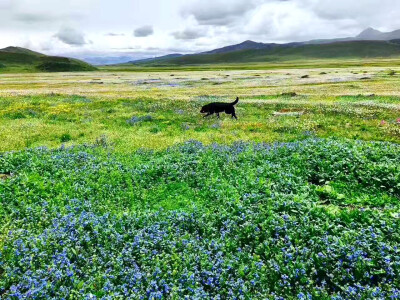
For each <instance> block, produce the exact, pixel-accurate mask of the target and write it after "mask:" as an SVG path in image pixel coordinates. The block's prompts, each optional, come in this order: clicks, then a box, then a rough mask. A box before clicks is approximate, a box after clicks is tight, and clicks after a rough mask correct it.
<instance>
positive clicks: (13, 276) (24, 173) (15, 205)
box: [0, 138, 400, 299]
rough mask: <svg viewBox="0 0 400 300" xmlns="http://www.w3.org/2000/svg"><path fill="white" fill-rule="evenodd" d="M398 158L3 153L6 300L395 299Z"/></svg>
mask: <svg viewBox="0 0 400 300" xmlns="http://www.w3.org/2000/svg"><path fill="white" fill-rule="evenodd" d="M399 154H400V147H399V145H398V144H394V143H388V142H362V141H354V140H346V139H318V138H308V139H306V140H303V141H298V142H289V143H272V144H269V143H265V144H264V143H262V144H260V143H244V142H236V143H234V144H232V145H231V146H225V145H219V144H212V145H208V146H207V145H203V144H202V143H200V142H194V141H189V142H185V143H183V144H179V145H175V146H173V147H169V148H167V149H164V150H157V151H155V150H137V151H133V152H132V153H120V152H118V151H114V150H113V149H112V147H110V146H108V145H107V141H106V140H99V141H98V143H97V144H96V145H94V146H84V145H82V146H75V147H61V148H57V149H47V148H43V147H42V148H35V149H28V150H22V151H14V152H5V153H3V154H1V155H0V174H2V175H3V176H1V177H0V201H1V205H0V298H1V299H44V298H46V299H49V298H53V299H82V298H86V299H96V298H104V299H127V298H131V299H170V298H172V299H185V298H187V299H398V298H400V289H399V287H400V279H399V278H400V249H399V242H400V230H399V225H400V215H399V208H400V206H399V197H400V155H399Z"/></svg>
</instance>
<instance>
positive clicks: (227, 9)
mask: <svg viewBox="0 0 400 300" xmlns="http://www.w3.org/2000/svg"><path fill="white" fill-rule="evenodd" d="M255 7H256V1H255V0H230V1H226V0H198V1H196V2H194V3H192V4H191V5H188V6H186V7H185V8H184V9H183V10H182V15H183V16H193V17H194V18H195V19H196V20H197V22H198V23H199V24H200V25H217V26H221V25H229V24H231V23H234V22H235V21H236V20H237V19H238V18H241V17H243V15H245V14H246V13H247V12H248V11H250V10H252V9H254V8H255Z"/></svg>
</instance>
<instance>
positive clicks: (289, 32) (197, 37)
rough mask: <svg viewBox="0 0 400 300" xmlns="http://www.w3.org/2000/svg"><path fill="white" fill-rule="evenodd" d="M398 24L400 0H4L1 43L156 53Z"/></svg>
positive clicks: (0, 0)
mask: <svg viewBox="0 0 400 300" xmlns="http://www.w3.org/2000/svg"><path fill="white" fill-rule="evenodd" d="M370 26H371V27H374V28H376V29H379V30H382V31H391V30H395V29H400V0H0V47H6V46H10V45H14V46H21V47H27V48H30V49H33V50H37V51H41V52H43V53H46V54H58V55H70V56H76V57H84V56H129V57H135V58H142V57H152V56H155V55H163V54H167V53H174V52H181V53H192V52H198V51H205V50H211V49H214V48H218V47H221V46H225V45H229V44H234V43H239V42H242V41H244V40H248V39H250V40H254V41H258V42H292V41H305V40H311V39H320V38H336V37H347V36H354V35H357V34H358V33H359V32H360V31H361V30H363V29H365V28H367V27H370Z"/></svg>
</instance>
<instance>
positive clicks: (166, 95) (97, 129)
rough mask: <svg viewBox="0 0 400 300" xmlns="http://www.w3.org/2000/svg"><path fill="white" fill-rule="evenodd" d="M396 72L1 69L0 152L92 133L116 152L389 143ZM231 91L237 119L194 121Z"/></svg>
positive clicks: (393, 135)
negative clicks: (186, 145)
mask: <svg viewBox="0 0 400 300" xmlns="http://www.w3.org/2000/svg"><path fill="white" fill-rule="evenodd" d="M389 69H391V70H393V71H394V72H395V74H394V75H393V74H391V73H390V72H389ZM396 72H397V73H396ZM392 73H393V72H392ZM390 74H391V75H390ZM399 74H400V68H398V67H389V66H386V67H347V68H312V69H307V68H302V69H293V68H288V69H278V70H276V69H272V70H238V71H232V70H225V71H217V70H212V71H176V72H169V71H164V72H143V71H142V72H110V71H105V70H104V71H102V72H90V73H57V74H50V73H36V74H2V75H0V79H1V80H0V126H1V129H2V130H1V132H0V139H1V140H2V143H1V144H0V151H8V150H19V149H24V148H26V147H36V146H49V147H58V146H60V145H61V144H66V145H72V144H81V143H93V142H94V141H95V140H96V139H98V138H99V137H101V136H106V137H107V138H108V139H109V140H110V141H112V142H113V143H114V145H115V148H116V149H117V150H119V151H132V150H134V149H137V148H141V147H145V148H153V149H157V148H165V147H168V146H170V145H173V144H175V143H178V142H183V141H186V140H189V139H195V140H199V141H202V142H205V143H213V142H219V143H231V142H233V141H237V140H244V141H256V142H261V141H265V142H272V141H293V140H297V139H302V138H304V137H308V136H310V135H315V136H317V137H329V136H336V137H346V138H354V139H362V140H385V141H398V139H399V137H400V128H399V126H398V124H396V120H397V119H398V118H399V117H400V114H399V105H400V103H399V99H400V98H399V92H400V85H399V83H400V75H399ZM304 75H308V76H309V78H301V77H302V76H304ZM293 92H294V93H296V96H291V95H287V93H293ZM285 93H286V94H285ZM236 96H239V97H240V99H241V100H240V102H239V104H238V106H237V111H238V116H239V120H238V121H234V120H230V119H229V118H228V117H227V116H223V117H222V118H221V120H218V119H216V117H215V116H213V117H209V118H206V119H203V118H201V116H200V114H199V110H200V107H201V106H202V105H204V104H205V103H207V102H210V101H232V99H234V97H236ZM279 112H280V113H281V114H279ZM287 112H297V114H299V115H298V116H292V115H291V114H290V113H289V114H287V115H285V113H287ZM276 113H278V114H276ZM282 113H283V114H282ZM294 115H296V113H295V114H294ZM383 120H384V121H385V122H382V121H383Z"/></svg>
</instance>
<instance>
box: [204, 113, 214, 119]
mask: <svg viewBox="0 0 400 300" xmlns="http://www.w3.org/2000/svg"><path fill="white" fill-rule="evenodd" d="M210 115H212V113H210V112H209V113H207V114H206V115H205V116H204V117H203V118H205V117H208V116H210Z"/></svg>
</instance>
